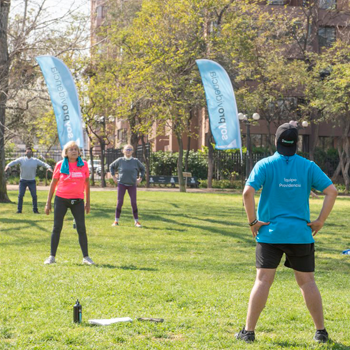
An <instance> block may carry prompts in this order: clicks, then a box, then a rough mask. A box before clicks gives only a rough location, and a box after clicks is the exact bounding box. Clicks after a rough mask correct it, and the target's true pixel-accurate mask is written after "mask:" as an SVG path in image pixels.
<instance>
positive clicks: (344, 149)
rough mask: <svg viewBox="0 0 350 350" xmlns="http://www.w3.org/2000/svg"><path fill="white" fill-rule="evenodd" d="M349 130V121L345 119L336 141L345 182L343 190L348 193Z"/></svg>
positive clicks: (349, 179) (349, 184) (349, 187)
mask: <svg viewBox="0 0 350 350" xmlns="http://www.w3.org/2000/svg"><path fill="white" fill-rule="evenodd" d="M349 130H350V121H349V120H348V119H346V120H345V127H344V128H343V135H342V137H341V139H340V142H339V143H338V154H339V163H340V166H341V172H342V175H343V179H344V184H345V192H346V193H349V189H350V178H349V167H350V147H349V146H350V145H349V137H348V135H349Z"/></svg>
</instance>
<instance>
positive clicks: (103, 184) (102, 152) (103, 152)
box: [100, 139, 106, 188]
mask: <svg viewBox="0 0 350 350" xmlns="http://www.w3.org/2000/svg"><path fill="white" fill-rule="evenodd" d="M100 145H101V187H102V188H104V187H106V178H105V151H106V150H105V148H106V143H105V141H104V140H103V139H102V140H100Z"/></svg>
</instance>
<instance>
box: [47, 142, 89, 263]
mask: <svg viewBox="0 0 350 350" xmlns="http://www.w3.org/2000/svg"><path fill="white" fill-rule="evenodd" d="M62 158H63V161H61V162H58V163H57V164H56V166H55V170H54V172H53V176H52V182H51V185H50V190H49V195H48V198H47V203H46V206H45V213H46V215H49V214H50V211H51V200H52V197H53V194H54V193H55V190H56V187H57V190H56V196H55V202H54V224H53V230H52V235H51V255H50V256H49V257H48V258H47V259H46V260H45V262H44V264H53V263H55V262H56V260H55V256H56V251H57V247H58V243H59V241H60V235H61V231H62V227H63V220H64V217H65V215H66V213H67V210H68V208H69V209H70V210H71V212H72V214H73V216H74V219H75V222H76V225H77V231H78V234H79V244H80V247H81V250H82V252H83V264H88V265H93V264H94V262H93V261H92V260H91V258H90V257H89V254H88V241H87V236H86V228H85V213H84V209H85V211H86V214H89V212H90V180H89V168H88V165H87V163H86V162H85V161H83V160H82V159H81V158H80V150H79V147H78V145H77V144H76V143H75V142H74V141H70V142H68V143H67V144H66V145H65V146H64V148H63V151H62ZM84 191H85V195H86V198H85V199H86V202H85V205H84Z"/></svg>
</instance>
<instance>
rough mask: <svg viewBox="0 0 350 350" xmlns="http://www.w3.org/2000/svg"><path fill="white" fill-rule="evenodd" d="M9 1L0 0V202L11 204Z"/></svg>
mask: <svg viewBox="0 0 350 350" xmlns="http://www.w3.org/2000/svg"><path fill="white" fill-rule="evenodd" d="M9 11H10V1H6V0H0V202H1V203H9V202H11V201H10V199H9V197H8V195H7V189H6V177H5V172H4V168H5V119H6V118H5V117H6V102H7V94H8V83H9V68H10V60H9V55H8V47H7V26H8V16H9Z"/></svg>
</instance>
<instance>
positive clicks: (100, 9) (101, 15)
mask: <svg viewBox="0 0 350 350" xmlns="http://www.w3.org/2000/svg"><path fill="white" fill-rule="evenodd" d="M96 13H97V18H105V17H106V9H105V6H97V7H96Z"/></svg>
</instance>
